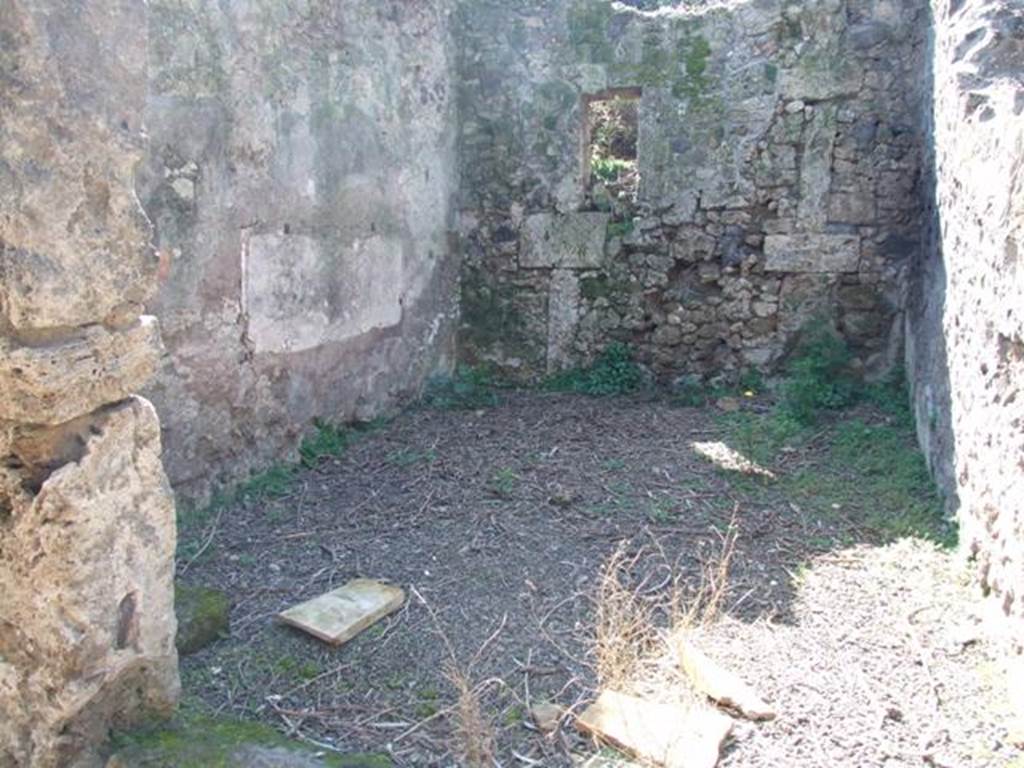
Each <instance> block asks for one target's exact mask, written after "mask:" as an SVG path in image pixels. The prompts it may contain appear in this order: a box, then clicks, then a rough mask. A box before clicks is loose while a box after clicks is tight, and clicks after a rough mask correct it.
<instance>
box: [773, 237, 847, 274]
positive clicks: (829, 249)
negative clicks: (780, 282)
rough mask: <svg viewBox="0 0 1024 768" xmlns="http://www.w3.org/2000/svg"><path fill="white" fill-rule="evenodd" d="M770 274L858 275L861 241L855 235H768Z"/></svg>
mask: <svg viewBox="0 0 1024 768" xmlns="http://www.w3.org/2000/svg"><path fill="white" fill-rule="evenodd" d="M764 255H765V267H764V268H765V270H766V271H768V272H856V271H857V265H858V263H859V262H860V238H859V237H857V236H856V235H768V236H767V237H766V238H765V239H764Z"/></svg>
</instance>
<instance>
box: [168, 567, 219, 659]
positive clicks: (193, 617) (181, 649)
mask: <svg viewBox="0 0 1024 768" xmlns="http://www.w3.org/2000/svg"><path fill="white" fill-rule="evenodd" d="M230 610H231V605H230V601H229V600H228V596H227V595H226V594H224V593H223V592H221V591H220V590H216V589H210V588H209V587H193V586H188V585H185V584H176V585H175V589H174V612H175V614H177V617H178V636H177V638H176V639H175V644H176V645H177V647H178V653H180V654H182V655H183V656H187V655H189V654H192V653H196V652H197V651H200V650H202V649H203V648H205V647H206V646H208V645H209V644H210V643H212V642H214V641H215V640H217V639H218V638H219V637H221V636H223V635H226V634H227V633H228V615H229V612H230Z"/></svg>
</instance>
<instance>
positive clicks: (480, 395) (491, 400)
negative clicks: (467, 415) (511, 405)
mask: <svg viewBox="0 0 1024 768" xmlns="http://www.w3.org/2000/svg"><path fill="white" fill-rule="evenodd" d="M497 386H498V384H497V382H496V381H495V378H494V373H493V371H492V370H491V368H490V367H488V366H482V365H478V366H468V365H460V366H459V367H458V368H457V369H456V371H455V375H454V376H450V377H448V376H445V377H436V378H434V379H431V380H430V381H429V382H427V386H426V390H425V391H424V393H423V402H424V403H425V404H426V405H427V406H429V407H431V408H439V409H441V410H446V411H448V410H477V409H480V408H493V407H495V406H498V405H500V404H501V398H500V397H499V396H498V393H497V392H496V391H495V389H496V388H497Z"/></svg>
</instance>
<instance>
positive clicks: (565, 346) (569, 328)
mask: <svg viewBox="0 0 1024 768" xmlns="http://www.w3.org/2000/svg"><path fill="white" fill-rule="evenodd" d="M579 322H580V279H579V275H578V274H577V273H575V272H573V271H571V270H568V269H556V270H555V271H554V273H553V274H552V275H551V288H550V294H549V300H548V352H547V368H548V373H554V372H555V371H561V370H564V369H565V368H569V367H571V365H572V363H573V360H572V342H573V340H574V338H575V336H576V331H577V327H578V326H579Z"/></svg>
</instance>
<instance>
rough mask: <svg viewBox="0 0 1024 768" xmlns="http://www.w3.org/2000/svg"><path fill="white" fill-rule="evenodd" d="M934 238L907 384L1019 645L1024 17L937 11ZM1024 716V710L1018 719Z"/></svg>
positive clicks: (988, 0) (923, 263)
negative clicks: (1023, 714)
mask: <svg viewBox="0 0 1024 768" xmlns="http://www.w3.org/2000/svg"><path fill="white" fill-rule="evenodd" d="M934 35H935V39H934V105H933V113H932V115H931V116H930V118H931V122H932V130H933V147H934V148H933V157H932V168H931V174H932V175H933V177H934V184H933V185H932V186H931V187H930V188H929V191H930V192H934V194H933V196H930V198H929V200H928V203H929V205H930V206H931V210H930V213H931V217H930V226H929V237H928V239H927V241H926V243H925V248H924V250H923V251H922V254H921V258H920V263H919V264H918V265H917V267H916V268H915V270H914V276H915V283H914V285H913V291H912V303H911V311H910V313H909V314H908V334H907V336H908V345H907V359H908V370H909V372H910V373H911V381H912V383H913V389H914V400H915V406H916V413H917V421H918V430H919V434H920V435H921V442H922V445H923V447H924V450H925V452H926V454H927V455H928V457H929V460H930V463H931V465H932V467H933V470H934V473H935V475H936V477H937V479H938V481H939V483H940V485H941V486H942V487H943V489H944V490H945V491H946V493H947V494H948V495H949V496H950V498H951V499H952V498H953V497H957V498H958V500H959V509H960V521H961V539H962V542H963V546H964V547H965V549H966V550H967V552H968V553H969V554H970V555H971V556H972V557H973V559H974V560H975V562H976V565H977V569H978V575H979V578H980V581H981V583H982V585H983V586H984V587H985V589H986V590H987V591H990V592H992V593H993V594H994V595H995V597H996V600H997V602H998V604H999V605H1000V607H1001V608H1002V610H1003V611H1004V612H1005V613H1006V614H1009V615H1011V616H1014V617H1016V618H1015V621H1014V623H1013V626H1014V630H1013V631H1014V633H1015V634H1016V642H1017V645H1018V647H1020V646H1021V645H1024V390H1022V388H1024V306H1022V304H1021V297H1022V296H1024V259H1022V257H1021V253H1024V9H1022V8H1021V7H1020V4H1019V3H1014V2H1008V1H1007V0H967V1H966V2H964V1H962V0H939V1H938V2H936V3H935V19H934ZM1022 711H1024V706H1022Z"/></svg>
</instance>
